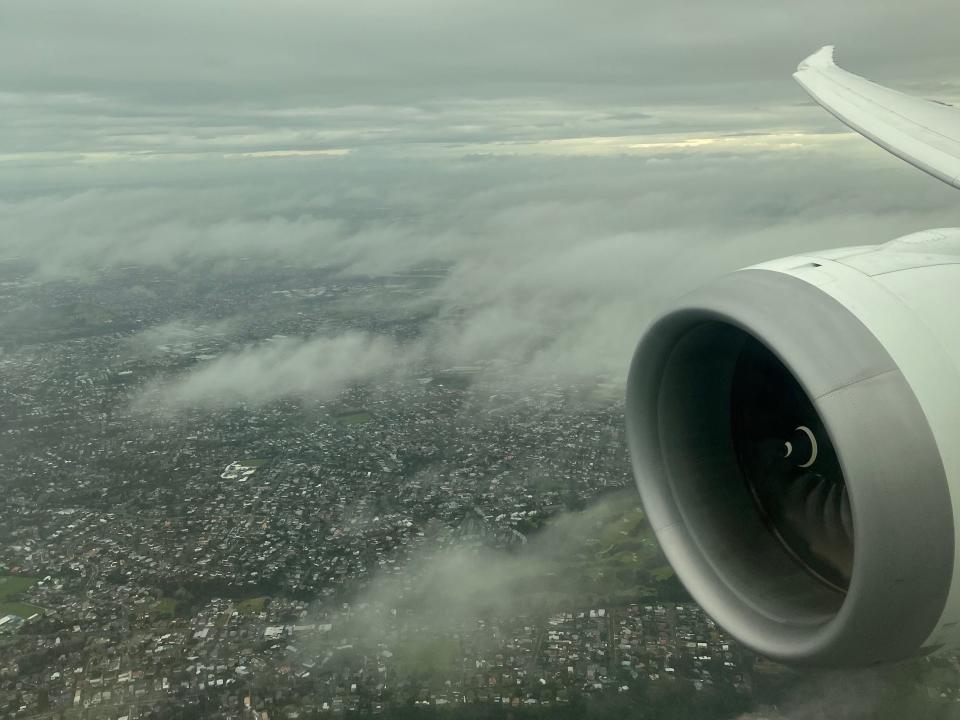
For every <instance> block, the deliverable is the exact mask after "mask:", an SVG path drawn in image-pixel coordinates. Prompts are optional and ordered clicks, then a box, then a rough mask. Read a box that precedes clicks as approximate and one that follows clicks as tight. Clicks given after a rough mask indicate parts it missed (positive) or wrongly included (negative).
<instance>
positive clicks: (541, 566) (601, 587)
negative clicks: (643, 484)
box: [514, 492, 673, 607]
mask: <svg viewBox="0 0 960 720" xmlns="http://www.w3.org/2000/svg"><path fill="white" fill-rule="evenodd" d="M585 525H586V527H585ZM539 535H540V536H541V537H542V538H543V541H544V542H543V546H540V545H539V543H538V539H537V538H536V537H535V538H534V539H533V541H532V546H533V547H531V548H530V550H533V552H535V554H536V556H537V560H536V562H533V563H531V566H532V567H533V568H534V570H535V574H534V576H531V577H529V578H528V581H527V582H524V583H522V584H521V585H520V586H519V587H517V588H515V589H514V591H516V592H519V593H521V594H523V595H526V596H527V598H528V599H529V600H530V601H534V602H537V603H542V604H544V605H555V604H559V605H565V606H580V607H584V606H589V605H600V604H621V603H628V602H636V601H638V600H640V599H642V598H650V597H653V596H655V595H656V594H657V587H658V584H659V583H662V582H664V581H667V580H669V579H671V578H672V577H673V569H672V568H671V567H670V565H669V564H668V563H667V562H666V560H665V558H664V557H663V555H662V554H661V553H660V549H659V546H658V545H657V543H656V540H655V539H654V537H653V531H652V530H651V529H650V526H649V524H648V522H647V518H646V515H645V514H644V512H643V510H642V508H641V507H640V501H639V498H637V497H636V495H635V494H633V493H632V492H625V493H617V494H615V495H613V496H611V497H608V498H604V499H602V500H600V501H599V502H597V503H596V504H595V505H593V506H592V507H591V508H588V509H587V510H586V511H584V512H583V513H582V514H580V515H579V517H578V516H577V515H576V514H562V515H559V516H557V517H555V518H553V519H552V520H551V521H550V522H549V523H547V524H546V525H545V527H544V528H542V529H541V531H540V533H539ZM526 551H527V550H526V549H525V550H524V551H521V553H523V552H526Z"/></svg>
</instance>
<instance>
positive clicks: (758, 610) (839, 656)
mask: <svg viewBox="0 0 960 720" xmlns="http://www.w3.org/2000/svg"><path fill="white" fill-rule="evenodd" d="M626 415H627V438H628V442H629V447H630V453H631V457H632V462H633V467H634V473H635V476H636V480H637V485H638V487H639V490H640V495H641V498H642V501H643V504H644V507H645V509H646V512H647V515H648V518H649V521H650V523H651V526H652V528H653V530H654V532H655V533H656V536H657V539H658V541H659V542H660V545H661V546H662V548H663V552H664V553H665V554H666V556H667V558H668V560H669V561H670V563H671V564H672V565H673V567H674V569H675V571H676V573H677V576H678V577H679V579H680V580H681V581H682V582H683V584H684V585H685V586H686V588H687V589H688V591H689V592H690V594H691V595H692V596H693V598H694V599H695V600H696V601H697V602H698V603H699V604H700V605H701V606H702V607H703V609H704V610H705V611H706V612H707V613H708V614H709V615H710V616H711V617H712V618H713V619H714V620H715V621H716V622H717V623H718V624H719V625H721V626H722V627H723V628H725V629H726V630H727V631H728V632H729V633H730V634H731V635H732V636H733V637H735V638H736V639H737V640H739V641H740V642H741V643H743V644H744V645H746V646H748V647H750V648H752V649H753V650H755V651H756V652H758V653H760V654H762V655H764V656H767V657H769V658H772V659H775V660H778V661H781V662H787V663H792V664H806V665H814V666H820V667H826V666H834V667H843V666H847V667H850V666H867V665H872V664H877V663H883V662H889V661H895V660H899V659H902V658H907V657H910V656H914V655H917V654H923V653H929V652H933V651H934V650H936V649H938V648H940V647H944V646H960V582H958V578H960V572H958V568H957V563H958V560H960V552H958V551H957V548H956V537H957V535H956V532H957V527H958V526H960V516H958V510H960V229H946V230H930V231H925V232H921V233H916V234H914V235H909V236H906V237H903V238H900V239H897V240H894V241H892V242H888V243H886V244H882V245H875V246H862V247H853V248H844V249H838V250H831V251H827V252H818V253H814V254H811V255H804V256H796V257H790V258H786V259H782V260H777V261H773V262H769V263H765V264H761V265H757V266H755V267H752V268H747V269H744V270H740V271H738V272H735V273H732V274H730V275H727V276H725V277H722V278H720V279H718V280H716V281H715V282H713V283H711V284H709V285H707V286H705V287H702V288H700V289H699V290H696V291H694V292H693V293H691V294H689V295H687V296H685V297H683V298H681V299H680V300H678V301H677V302H676V303H675V304H673V306H671V307H668V308H667V309H666V311H665V312H663V313H662V314H661V315H660V316H659V317H658V318H657V319H656V320H655V321H654V322H653V323H652V324H651V325H650V327H649V328H648V329H647V331H646V332H645V334H644V335H643V337H642V338H641V340H640V343H639V345H638V347H637V350H636V353H635V355H634V358H633V362H632V365H631V367H630V372H629V378H628V383H627V404H626Z"/></svg>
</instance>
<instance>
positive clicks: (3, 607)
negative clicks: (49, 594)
mask: <svg viewBox="0 0 960 720" xmlns="http://www.w3.org/2000/svg"><path fill="white" fill-rule="evenodd" d="M42 612H43V608H42V607H40V606H38V605H30V604H29V603H18V602H9V603H8V602H3V603H0V617H3V616H4V615H19V616H20V617H22V618H28V617H30V616H31V615H33V614H34V613H42Z"/></svg>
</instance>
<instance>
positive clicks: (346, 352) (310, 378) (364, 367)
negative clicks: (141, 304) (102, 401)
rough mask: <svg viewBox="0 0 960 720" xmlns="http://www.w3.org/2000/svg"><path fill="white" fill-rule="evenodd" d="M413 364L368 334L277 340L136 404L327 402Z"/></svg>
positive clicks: (212, 363) (166, 385)
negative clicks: (351, 389)
mask: <svg viewBox="0 0 960 720" xmlns="http://www.w3.org/2000/svg"><path fill="white" fill-rule="evenodd" d="M409 361H410V358H409V357H408V356H406V355H405V354H404V353H403V352H400V351H399V350H398V348H397V347H396V345H395V344H394V343H392V342H391V341H389V340H388V339H386V338H382V337H376V336H370V335H367V334H364V333H344V334H342V335H336V336H332V337H316V338H311V339H301V338H289V337H277V338H274V339H271V340H268V341H266V342H263V343H260V344H258V345H252V346H248V347H245V348H242V349H239V350H236V351H232V352H227V353H225V354H223V355H220V356H219V357H217V358H215V359H211V360H208V361H206V362H201V364H199V365H197V366H195V367H194V368H192V369H190V370H188V371H186V372H185V373H184V374H182V375H179V376H176V377H174V378H171V379H168V380H167V381H161V382H158V383H156V384H154V385H153V386H151V387H149V388H147V389H146V390H145V391H144V392H143V393H142V394H141V395H140V396H139V397H138V399H137V406H138V407H139V408H140V409H141V410H160V411H163V410H168V409H180V408H195V407H220V406H225V405H232V404H241V403H242V404H246V405H259V404H263V403H268V402H272V401H274V400H278V399H291V398H297V399H307V400H317V401H322V400H328V399H330V398H334V397H336V396H337V395H338V394H339V393H340V392H342V391H343V390H345V389H346V388H347V387H349V386H350V384H351V383H358V382H362V381H365V380H369V379H370V378H372V377H382V376H384V375H386V374H390V373H395V372H400V371H402V370H403V368H404V366H405V365H406V364H407V363H409Z"/></svg>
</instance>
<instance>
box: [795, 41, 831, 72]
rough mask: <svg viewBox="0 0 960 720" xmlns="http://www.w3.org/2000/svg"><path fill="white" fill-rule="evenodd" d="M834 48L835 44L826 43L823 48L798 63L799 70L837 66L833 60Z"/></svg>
mask: <svg viewBox="0 0 960 720" xmlns="http://www.w3.org/2000/svg"><path fill="white" fill-rule="evenodd" d="M833 49H834V46H833V45H824V46H823V47H822V48H820V49H819V50H817V51H816V52H815V53H813V55H811V56H810V57H808V58H806V59H805V60H804V61H803V62H801V63H800V64H799V65H797V72H802V71H803V70H810V69H813V70H823V69H825V68H828V67H832V66H836V63H835V62H834V60H833Z"/></svg>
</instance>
